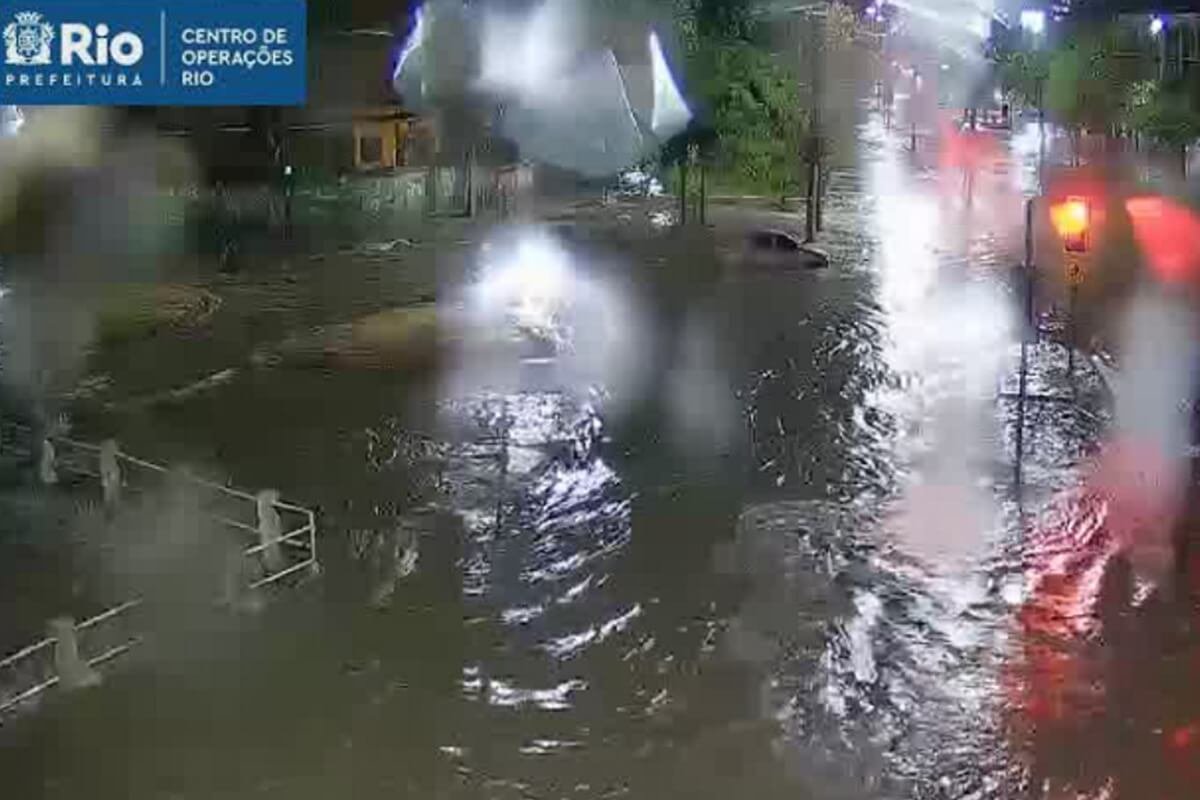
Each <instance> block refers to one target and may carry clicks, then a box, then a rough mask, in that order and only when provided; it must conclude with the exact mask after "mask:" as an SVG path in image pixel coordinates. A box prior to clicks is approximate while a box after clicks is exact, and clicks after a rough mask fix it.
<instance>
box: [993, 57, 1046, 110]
mask: <svg viewBox="0 0 1200 800" xmlns="http://www.w3.org/2000/svg"><path fill="white" fill-rule="evenodd" d="M998 72H999V79H1000V88H1001V90H1003V91H1004V92H1005V94H1011V95H1013V96H1015V97H1016V98H1017V99H1018V100H1019V101H1020V102H1021V103H1023V104H1025V105H1027V106H1033V107H1036V108H1039V109H1040V108H1041V107H1042V102H1043V91H1044V90H1045V85H1046V80H1047V78H1049V76H1050V54H1049V53H1047V52H1046V51H1044V50H1017V51H1014V52H1011V53H1006V54H1004V56H1003V59H1002V60H1001V61H1000V62H999V70H998Z"/></svg>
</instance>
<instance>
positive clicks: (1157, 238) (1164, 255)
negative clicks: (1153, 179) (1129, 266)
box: [1125, 196, 1200, 283]
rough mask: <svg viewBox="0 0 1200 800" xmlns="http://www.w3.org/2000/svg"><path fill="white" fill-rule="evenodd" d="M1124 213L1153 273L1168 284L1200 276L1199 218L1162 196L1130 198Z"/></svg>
mask: <svg viewBox="0 0 1200 800" xmlns="http://www.w3.org/2000/svg"><path fill="white" fill-rule="evenodd" d="M1125 210H1126V211H1128V212H1129V218H1130V220H1131V221H1132V223H1133V235H1134V238H1135V239H1136V240H1137V243H1138V246H1139V247H1141V249H1142V252H1143V253H1144V254H1145V256H1146V261H1147V262H1148V263H1149V265H1150V267H1151V269H1152V270H1154V274H1155V275H1157V276H1158V277H1159V278H1160V279H1161V280H1164V281H1167V282H1170V283H1183V282H1190V281H1194V280H1196V279H1197V278H1198V277H1200V217H1198V216H1197V215H1196V213H1195V212H1193V211H1192V210H1191V209H1190V208H1188V207H1186V206H1183V205H1181V204H1179V203H1176V202H1174V201H1172V200H1168V199H1167V198H1165V197H1158V196H1144V197H1131V198H1129V199H1128V200H1126V201H1125Z"/></svg>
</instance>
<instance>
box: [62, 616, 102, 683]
mask: <svg viewBox="0 0 1200 800" xmlns="http://www.w3.org/2000/svg"><path fill="white" fill-rule="evenodd" d="M49 629H50V635H51V636H53V637H54V671H55V673H57V674H58V680H59V685H60V686H62V687H63V688H64V689H83V688H87V687H89V686H96V685H98V684H99V683H100V673H98V672H96V670H94V669H92V667H91V665H89V664H88V663H87V662H86V661H84V660H83V658H82V657H81V656H80V655H79V638H78V635H77V633H76V630H75V620H73V619H71V618H70V617H58V618H56V619H52V620H50V625H49Z"/></svg>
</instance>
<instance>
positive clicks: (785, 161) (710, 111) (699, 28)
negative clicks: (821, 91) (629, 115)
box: [664, 0, 808, 198]
mask: <svg viewBox="0 0 1200 800" xmlns="http://www.w3.org/2000/svg"><path fill="white" fill-rule="evenodd" d="M675 8H676V16H677V23H678V29H679V30H680V32H681V39H682V44H683V47H684V52H685V62H686V74H687V77H688V85H689V87H690V88H691V95H692V97H693V99H694V106H695V110H696V111H697V112H698V113H699V116H700V117H701V121H700V122H699V123H698V124H697V125H696V126H694V127H693V129H692V131H691V133H689V136H688V141H689V142H693V143H699V144H700V145H701V147H702V148H704V150H706V151H707V152H706V156H707V157H706V161H708V163H709V164H710V166H711V167H712V169H713V171H714V177H715V179H716V180H717V181H718V182H720V183H723V184H726V185H731V186H733V187H736V188H737V189H739V190H745V191H750V192H762V193H769V194H772V195H774V196H777V197H781V198H782V197H784V196H786V195H787V194H788V193H790V192H793V191H795V190H796V189H797V188H798V187H799V185H800V163H799V158H798V156H799V154H800V150H801V145H802V143H803V140H804V137H805V135H806V133H807V130H808V115H807V114H806V113H805V112H804V110H803V104H802V98H801V96H800V88H799V80H798V78H797V76H796V75H794V74H793V73H792V71H791V70H790V69H789V68H788V67H787V66H786V65H785V63H784V62H783V60H782V59H778V58H776V57H775V56H774V55H773V54H772V53H771V52H770V50H769V49H768V48H766V47H765V46H763V45H762V44H760V42H759V41H758V36H759V33H760V32H759V29H758V23H757V22H756V19H755V17H754V15H753V14H752V8H751V3H750V2H749V0H677V3H676V6H675ZM697 137H699V138H698V139H697ZM685 151H686V147H684V146H681V145H679V144H678V143H675V144H674V145H673V146H672V147H669V148H667V149H666V150H665V151H664V156H665V157H666V158H667V159H671V158H672V157H673V155H678V154H680V153H682V152H685Z"/></svg>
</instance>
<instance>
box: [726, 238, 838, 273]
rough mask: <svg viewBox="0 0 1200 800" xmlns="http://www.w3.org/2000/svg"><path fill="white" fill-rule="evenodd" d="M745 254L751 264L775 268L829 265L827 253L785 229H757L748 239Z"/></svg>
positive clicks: (803, 267)
mask: <svg viewBox="0 0 1200 800" xmlns="http://www.w3.org/2000/svg"><path fill="white" fill-rule="evenodd" d="M745 255H746V260H747V261H748V262H749V263H751V264H754V265H756V266H761V267H769V268H775V269H821V268H823V267H828V266H829V256H828V255H827V254H826V253H824V252H822V251H821V250H819V249H817V248H816V247H814V246H813V245H811V244H806V243H804V242H802V241H800V239H798V238H796V237H795V236H793V235H792V234H790V233H787V232H785V231H775V230H761V231H755V232H754V233H752V234H750V236H749V238H748V239H747V241H746V254H745Z"/></svg>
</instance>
